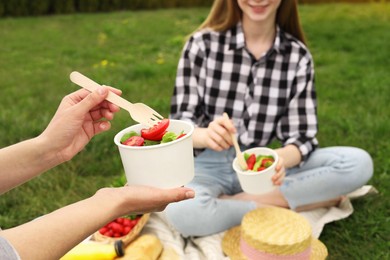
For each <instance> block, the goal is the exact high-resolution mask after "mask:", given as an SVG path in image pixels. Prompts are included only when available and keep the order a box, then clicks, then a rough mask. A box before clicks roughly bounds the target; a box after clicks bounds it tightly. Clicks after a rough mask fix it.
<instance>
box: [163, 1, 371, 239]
mask: <svg viewBox="0 0 390 260" xmlns="http://www.w3.org/2000/svg"><path fill="white" fill-rule="evenodd" d="M297 9H298V8H297V1H296V0H215V1H214V5H213V7H212V9H211V12H210V14H209V16H208V17H207V19H206V21H205V22H204V23H203V24H202V25H201V26H200V28H199V29H198V30H197V31H196V32H195V33H194V34H193V35H192V36H191V37H190V38H189V40H188V41H187V43H186V45H185V47H184V50H183V53H182V57H181V59H180V61H179V64H178V71H177V77H176V83H175V89H174V94H173V97H172V103H171V118H174V119H180V120H186V121H190V122H192V123H193V124H194V125H195V126H196V128H195V131H194V134H193V144H194V148H195V153H196V158H195V178H194V179H193V181H192V182H191V183H190V184H189V185H188V186H189V187H191V188H193V189H194V190H195V191H196V198H195V199H193V200H190V201H183V202H179V203H176V204H172V205H170V206H168V208H167V210H166V214H167V218H168V220H169V221H170V222H171V224H172V225H174V226H175V227H176V228H177V230H179V231H180V232H181V233H182V234H183V235H184V236H205V235H210V234H214V233H218V232H221V231H224V230H226V229H228V228H230V227H232V226H235V225H239V224H240V222H241V219H242V217H243V215H244V214H245V213H246V212H248V211H250V210H253V209H254V208H256V207H261V206H264V205H274V206H279V207H285V208H291V209H293V210H297V211H300V210H308V209H312V208H316V207H322V206H329V205H334V204H336V203H338V202H339V201H340V199H341V198H342V195H345V194H347V193H349V192H351V191H353V190H355V189H357V188H359V187H360V186H362V185H364V184H365V183H366V182H367V181H368V180H369V179H370V178H371V176H372V174H373V163H372V159H371V157H370V155H369V154H368V153H366V152H365V151H363V150H361V149H358V148H354V147H328V148H317V147H318V141H317V139H316V134H317V115H316V110H317V105H316V92H315V87H314V68H313V59H312V56H311V54H310V52H309V50H308V49H307V47H306V45H305V39H304V34H303V31H302V28H301V26H300V23H299V17H298V10H297ZM224 112H227V114H228V115H229V116H230V118H231V119H232V120H227V119H224V117H222V114H223V113H224ZM230 133H236V134H237V136H238V140H239V143H240V145H241V149H242V150H245V149H248V148H250V147H257V146H267V145H269V144H270V143H271V142H272V141H273V140H275V139H276V140H278V141H279V142H280V143H281V148H278V149H276V151H277V153H278V155H279V157H280V162H279V163H278V165H277V168H276V170H277V173H276V174H275V176H273V182H274V184H276V185H279V187H278V188H277V189H275V190H274V191H272V192H270V193H267V194H264V195H250V194H246V193H244V192H243V191H242V189H241V187H240V184H239V182H238V179H237V176H236V174H235V172H234V171H233V169H232V161H233V159H234V157H235V152H234V149H233V148H232V142H231V138H230Z"/></svg>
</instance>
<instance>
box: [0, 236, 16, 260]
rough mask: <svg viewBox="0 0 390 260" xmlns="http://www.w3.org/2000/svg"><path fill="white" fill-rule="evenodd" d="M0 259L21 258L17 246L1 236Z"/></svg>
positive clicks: (12, 259)
mask: <svg viewBox="0 0 390 260" xmlns="http://www.w3.org/2000/svg"><path fill="white" fill-rule="evenodd" d="M0 259H4V260H20V257H19V254H18V253H17V252H16V250H15V248H14V247H13V246H12V245H11V244H10V243H9V242H8V240H6V239H5V238H4V237H1V236H0Z"/></svg>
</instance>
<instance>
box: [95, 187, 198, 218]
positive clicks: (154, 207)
mask: <svg viewBox="0 0 390 260" xmlns="http://www.w3.org/2000/svg"><path fill="white" fill-rule="evenodd" d="M96 196H97V197H99V198H100V199H99V200H100V201H101V203H103V204H104V201H108V203H109V204H110V205H113V206H114V205H117V206H115V208H114V209H113V210H112V212H113V214H115V213H116V215H115V216H113V218H115V217H118V216H122V215H126V214H135V213H137V214H143V213H148V212H155V211H163V210H164V209H165V208H166V206H167V205H168V204H169V203H172V202H179V201H182V200H186V199H191V198H194V196H195V193H194V191H193V190H192V189H190V188H186V187H178V188H173V189H160V188H155V187H151V186H140V185H126V186H124V187H119V188H103V189H100V190H99V191H98V192H97V193H96V194H95V197H96ZM117 202H118V203H117ZM118 211H119V212H118Z"/></svg>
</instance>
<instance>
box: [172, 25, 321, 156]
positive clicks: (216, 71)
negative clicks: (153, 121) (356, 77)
mask: <svg viewBox="0 0 390 260" xmlns="http://www.w3.org/2000/svg"><path fill="white" fill-rule="evenodd" d="M316 103H317V102H316V93H315V87H314V65H313V60H312V56H311V54H310V52H309V50H308V49H307V48H306V47H305V45H304V44H303V43H301V42H300V41H298V40H297V39H296V38H294V37H292V36H291V35H290V34H288V33H285V32H283V31H282V30H281V29H280V28H279V27H278V28H277V33H276V37H275V40H274V44H273V46H272V48H271V49H270V50H269V51H267V52H266V53H265V54H264V55H263V56H262V57H261V58H260V59H256V58H254V56H253V55H251V53H250V52H249V51H248V50H247V49H246V47H245V38H244V33H243V30H242V25H241V23H238V24H237V26H235V27H233V28H231V29H230V30H227V31H225V32H215V31H211V30H202V31H199V32H196V33H195V34H194V35H192V36H191V38H190V39H189V40H188V41H187V43H186V45H185V46H184V49H183V52H182V56H181V58H180V61H179V64H178V70H177V76H176V83H175V88H174V93H173V96H172V100H171V114H170V117H171V118H173V119H181V120H187V121H191V122H193V123H194V124H195V125H196V126H199V127H207V126H208V124H209V123H210V122H211V121H213V120H214V119H215V118H217V117H220V116H222V114H223V112H227V113H228V114H229V116H230V117H231V118H232V119H233V122H234V124H235V126H236V128H237V134H238V138H239V142H240V143H241V144H242V145H245V146H248V147H253V146H267V145H269V144H270V143H271V142H272V141H273V140H274V139H275V138H276V139H278V140H279V141H280V142H281V144H282V145H287V144H294V145H296V146H297V147H298V149H299V150H300V152H301V154H302V158H303V159H306V158H307V157H308V155H309V154H310V153H311V152H312V151H313V150H314V149H315V147H317V145H318V142H317V139H316V137H315V136H316V133H317V127H318V126H317V105H316Z"/></svg>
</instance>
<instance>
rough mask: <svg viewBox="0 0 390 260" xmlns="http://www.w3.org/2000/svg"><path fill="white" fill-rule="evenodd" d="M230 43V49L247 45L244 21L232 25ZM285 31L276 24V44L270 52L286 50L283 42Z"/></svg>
mask: <svg viewBox="0 0 390 260" xmlns="http://www.w3.org/2000/svg"><path fill="white" fill-rule="evenodd" d="M229 32H230V43H229V50H233V49H236V50H238V49H242V48H244V47H245V35H244V30H243V29H242V23H241V22H239V23H237V24H236V26H234V27H232V28H231V29H230V30H229ZM283 39H284V37H283V31H282V30H281V29H280V27H279V26H278V25H277V26H276V37H275V40H274V44H273V45H272V47H271V49H270V50H269V51H270V52H271V51H272V50H275V51H276V52H277V53H283V52H284V50H285V44H283Z"/></svg>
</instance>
